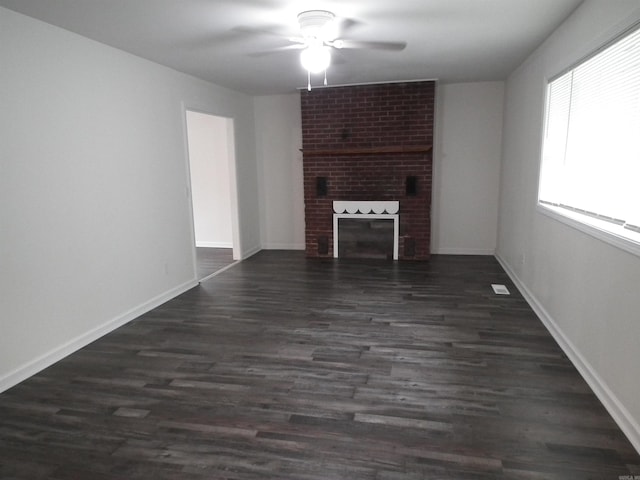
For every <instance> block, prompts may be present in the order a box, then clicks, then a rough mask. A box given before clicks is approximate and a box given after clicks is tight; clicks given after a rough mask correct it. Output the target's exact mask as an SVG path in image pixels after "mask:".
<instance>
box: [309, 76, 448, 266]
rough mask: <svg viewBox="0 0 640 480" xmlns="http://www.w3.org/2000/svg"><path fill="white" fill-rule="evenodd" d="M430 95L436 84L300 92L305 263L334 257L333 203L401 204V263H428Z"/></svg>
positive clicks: (356, 87) (431, 99)
mask: <svg viewBox="0 0 640 480" xmlns="http://www.w3.org/2000/svg"><path fill="white" fill-rule="evenodd" d="M434 95H435V83H434V82H411V83H397V84H384V85H363V86H354V87H333V88H319V89H315V90H312V91H311V92H307V91H303V92H302V93H301V104H302V148H303V153H304V198H305V222H306V253H307V256H309V257H332V256H333V201H334V200H399V201H400V241H399V258H400V259H414V260H426V259H428V258H429V242H430V229H431V226H430V210H431V174H432V157H431V150H430V149H425V148H424V147H426V146H428V147H430V146H431V145H432V144H433V117H434V103H435V100H434ZM403 150H404V151H403ZM408 177H414V180H415V186H416V190H415V194H411V192H409V193H410V194H408V192H407V178H408ZM323 179H324V180H323ZM324 181H326V185H322V183H323V182H324ZM411 181H412V180H409V182H411ZM319 183H320V184H319ZM323 186H326V192H323ZM409 190H410V188H409ZM325 193H326V194H325ZM323 194H324V195H323Z"/></svg>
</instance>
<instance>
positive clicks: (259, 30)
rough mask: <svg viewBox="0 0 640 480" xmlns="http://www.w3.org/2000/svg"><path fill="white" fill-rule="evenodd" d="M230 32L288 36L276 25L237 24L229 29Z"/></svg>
mask: <svg viewBox="0 0 640 480" xmlns="http://www.w3.org/2000/svg"><path fill="white" fill-rule="evenodd" d="M231 31H232V32H235V33H238V34H243V35H267V36H271V37H280V38H288V37H289V34H287V33H284V32H282V31H281V30H280V29H279V27H278V26H275V25H274V26H268V27H246V26H243V25H239V26H237V27H233V28H232V29H231Z"/></svg>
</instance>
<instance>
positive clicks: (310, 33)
mask: <svg viewBox="0 0 640 480" xmlns="http://www.w3.org/2000/svg"><path fill="white" fill-rule="evenodd" d="M334 18H335V15H334V14H333V13H331V12H329V11H327V10H307V11H306V12H302V13H300V14H298V24H299V25H300V31H301V32H302V35H303V36H304V37H305V38H316V39H321V40H328V41H330V40H333V38H331V35H332V34H335V33H336V32H334V31H333V29H332V28H331V26H332V24H333V20H334Z"/></svg>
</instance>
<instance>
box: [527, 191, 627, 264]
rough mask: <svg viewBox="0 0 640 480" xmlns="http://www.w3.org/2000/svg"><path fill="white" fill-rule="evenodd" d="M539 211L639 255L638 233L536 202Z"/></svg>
mask: <svg viewBox="0 0 640 480" xmlns="http://www.w3.org/2000/svg"><path fill="white" fill-rule="evenodd" d="M537 209H538V211H539V212H540V213H542V214H544V215H547V216H548V217H551V218H553V219H555V220H558V221H559V222H561V223H564V224H565V225H569V226H570V227H573V228H575V229H577V230H580V231H581V232H583V233H586V234H587V235H591V236H592V237H595V238H597V239H599V240H601V241H603V242H605V243H608V244H610V245H613V246H614V247H617V248H620V249H622V250H624V251H625V252H628V253H631V254H633V255H636V256H638V257H640V233H637V232H634V231H632V230H628V229H625V228H623V227H622V226H620V225H614V224H612V223H609V222H605V221H603V220H598V219H597V218H592V217H589V216H587V215H581V214H580V213H576V212H572V211H570V210H566V209H564V208H560V207H554V206H551V205H542V204H540V203H539V204H538V206H537Z"/></svg>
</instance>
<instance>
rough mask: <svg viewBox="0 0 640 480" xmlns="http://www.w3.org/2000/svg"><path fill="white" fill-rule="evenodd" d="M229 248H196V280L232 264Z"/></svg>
mask: <svg viewBox="0 0 640 480" xmlns="http://www.w3.org/2000/svg"><path fill="white" fill-rule="evenodd" d="M233 262H234V260H233V249H231V248H208V247H206V248H205V247H197V248H196V267H197V272H196V273H197V275H198V279H200V280H201V279H203V278H206V277H208V276H209V275H212V274H214V273H216V272H218V271H219V270H221V269H223V268H225V267H228V266H229V265H231V264H233Z"/></svg>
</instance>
